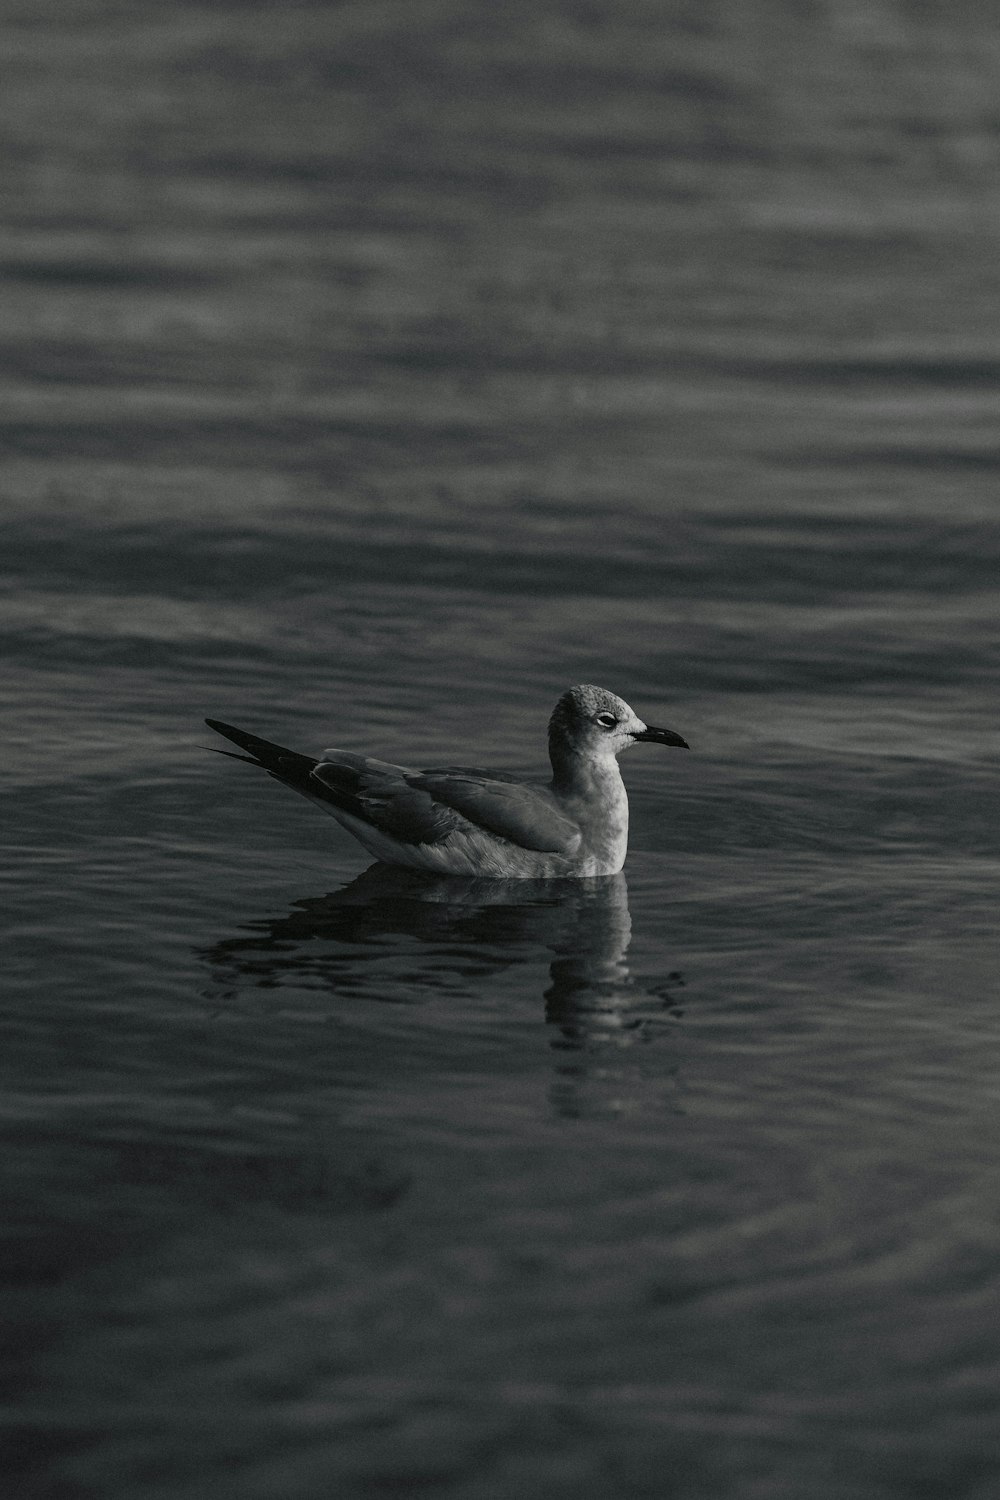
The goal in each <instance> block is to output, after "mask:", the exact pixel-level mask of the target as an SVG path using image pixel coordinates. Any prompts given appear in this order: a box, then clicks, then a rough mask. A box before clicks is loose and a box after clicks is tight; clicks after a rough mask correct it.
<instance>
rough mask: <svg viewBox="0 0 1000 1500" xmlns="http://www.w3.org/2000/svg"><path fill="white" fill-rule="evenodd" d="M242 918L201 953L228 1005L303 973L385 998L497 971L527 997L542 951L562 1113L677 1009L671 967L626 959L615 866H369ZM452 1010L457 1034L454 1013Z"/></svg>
mask: <svg viewBox="0 0 1000 1500" xmlns="http://www.w3.org/2000/svg"><path fill="white" fill-rule="evenodd" d="M248 925H249V931H248V932H246V933H244V934H241V935H240V936H237V937H233V938H227V939H224V940H223V941H221V942H219V943H217V944H216V945H215V946H214V947H212V948H211V949H209V950H208V951H207V952H206V953H205V954H204V955H203V956H204V957H205V958H206V959H207V960H208V962H209V963H210V965H211V967H212V970H213V973H214V977H215V981H216V986H217V988H216V993H217V995H219V996H220V997H222V998H223V999H224V1000H226V1001H227V1002H232V1001H234V1000H236V998H237V996H238V995H240V994H241V993H245V991H246V988H247V986H248V984H249V986H251V987H253V988H254V989H257V990H259V989H260V988H263V989H265V990H266V989H280V988H284V987H287V986H295V985H296V984H305V985H307V986H308V987H309V988H310V989H311V990H313V991H315V990H316V989H317V988H318V989H319V990H320V991H321V992H322V991H326V992H327V993H328V994H329V993H335V994H336V995H337V996H339V997H350V998H351V999H352V1000H354V1001H361V1000H367V1001H371V1002H376V1003H380V1004H382V1005H384V1004H386V1003H389V1004H396V1005H406V1004H414V1003H426V1002H427V1001H428V1000H431V999H435V998H436V999H446V998H447V997H448V996H449V995H455V993H456V990H457V991H458V992H459V994H460V996H462V997H463V998H464V997H467V996H468V995H469V991H470V989H472V990H474V992H475V996H474V998H475V999H476V1000H478V999H479V998H480V996H481V994H482V991H483V989H484V988H485V986H486V985H487V984H489V983H491V982H493V983H495V982H496V981H498V980H499V979H500V978H505V979H506V980H508V981H511V980H512V981H513V982H514V984H515V985H516V986H517V987H518V989H519V990H521V991H522V992H523V993H525V994H530V992H531V990H532V989H534V990H535V991H536V992H537V988H538V986H539V976H538V967H539V964H540V963H545V962H547V963H548V982H547V983H545V984H543V987H542V989H541V995H540V998H541V1001H542V1006H543V1014H544V1019H545V1022H546V1024H547V1025H548V1026H549V1027H550V1028H551V1032H550V1035H549V1045H550V1048H551V1054H552V1056H551V1061H552V1067H553V1072H554V1079H553V1088H552V1092H551V1102H552V1105H553V1107H554V1108H555V1110H556V1112H557V1113H558V1114H562V1115H575V1114H579V1113H586V1112H589V1110H588V1109H587V1107H586V1106H585V1105H584V1103H583V1101H582V1100H581V1097H580V1089H581V1086H582V1085H584V1084H586V1083H587V1082H588V1081H592V1075H593V1074H594V1073H595V1072H601V1073H602V1074H604V1075H605V1076H606V1071H607V1064H608V1061H609V1056H608V1055H609V1054H615V1053H617V1054H621V1053H622V1052H623V1051H624V1049H627V1048H630V1047H633V1046H634V1045H636V1044H638V1043H645V1042H649V1041H651V1040H654V1039H655V1038H656V1037H657V1036H659V1035H660V1034H662V1031H663V1029H664V1028H665V1027H671V1026H673V1024H674V1023H675V1022H676V1020H677V1019H678V1018H679V1017H680V1016H681V1014H682V1011H681V1009H680V1007H679V1006H678V1003H677V991H678V990H679V989H680V988H681V987H682V986H683V983H684V981H683V978H682V977H681V975H680V974H678V973H676V972H674V973H671V974H669V975H667V976H666V978H665V980H664V981H662V982H659V983H657V984H656V985H655V986H651V987H644V986H642V985H640V984H638V983H637V982H636V980H635V979H634V978H633V976H632V974H631V972H630V970H629V965H628V949H629V944H630V941H631V935H632V922H631V915H630V912H629V902H628V887H627V885H626V881H625V877H624V875H621V874H619V875H614V876H607V877H601V878H593V879H586V880H495V879H493V880H491V879H467V880H466V879H460V878H456V877H454V876H449V877H445V878H437V877H434V876H428V875H423V874H418V873H415V872H410V871H405V870H400V869H396V868H393V867H390V866H387V865H382V864H376V865H372V866H371V867H369V869H367V870H366V871H365V872H364V873H363V874H362V875H360V876H358V878H357V879H355V880H353V881H351V882H350V884H348V885H346V886H344V887H343V888H342V889H341V890H339V891H336V892H333V893H332V894H330V895H327V896H323V897H318V898H308V899H304V900H299V901H296V902H295V903H294V906H293V908H292V910H291V911H290V912H289V913H288V914H287V915H285V916H281V917H275V918H270V919H267V920H262V921H257V922H253V923H251V924H248ZM512 1008H514V1009H517V1010H518V1013H519V1015H520V1016H521V1017H523V1015H524V1012H523V1010H520V1009H519V1008H518V1007H516V1004H514V1003H513V1002H512V1006H509V1007H508V1008H507V1010H506V1013H504V1014H500V1015H498V1016H497V1017H496V1021H497V1026H498V1028H503V1027H504V1026H505V1025H507V1024H509V1021H510V1019H511V1016H510V1011H511V1009H512ZM534 1014H537V1013H534ZM449 1015H450V1017H451V1019H452V1020H453V1022H454V1031H455V1033H458V1032H460V1029H461V1025H462V1021H461V1020H460V1019H459V1018H458V1017H456V1016H454V1013H452V1012H449ZM533 1019H534V1017H532V1022H531V1023H530V1025H529V1033H530V1036H529V1040H530V1045H531V1047H532V1050H534V1036H533ZM458 1044H459V1043H456V1045H458ZM452 1061H453V1059H452Z"/></svg>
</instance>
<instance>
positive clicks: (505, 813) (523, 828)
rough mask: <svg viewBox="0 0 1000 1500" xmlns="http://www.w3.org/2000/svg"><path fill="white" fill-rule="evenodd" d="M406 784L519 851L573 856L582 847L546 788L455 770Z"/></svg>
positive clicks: (573, 826)
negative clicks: (514, 846)
mask: <svg viewBox="0 0 1000 1500" xmlns="http://www.w3.org/2000/svg"><path fill="white" fill-rule="evenodd" d="M409 780H410V785H411V786H413V787H415V788H419V790H420V791H423V792H427V793H429V794H430V796H431V797H432V798H433V799H434V802H435V804H436V805H437V806H440V807H444V808H453V809H454V811H455V812H458V813H461V815H462V817H463V818H467V819H468V821H469V822H470V823H474V824H475V825H476V826H477V827H479V828H485V829H487V830H488V831H489V832H490V833H494V834H497V835H498V837H500V838H502V839H508V840H509V841H510V842H511V843H512V844H517V845H519V846H520V847H521V848H522V849H537V850H539V851H540V852H542V853H551V854H572V853H573V851H574V850H575V849H576V848H577V847H578V845H579V843H580V830H579V828H578V827H577V825H576V824H575V823H574V822H573V821H572V819H571V818H567V817H566V816H565V814H564V813H562V812H560V811H559V809H558V807H557V806H556V804H555V801H554V799H553V797H552V793H551V792H550V791H549V790H548V788H547V787H542V786H530V785H529V784H527V783H526V782H523V781H517V780H515V779H514V778H513V777H506V776H497V775H496V774H495V773H494V772H489V771H487V772H483V771H478V770H475V771H469V770H462V769H458V768H455V769H447V770H442V771H437V770H435V771H422V772H419V773H417V774H416V775H414V776H411V777H410V778H409Z"/></svg>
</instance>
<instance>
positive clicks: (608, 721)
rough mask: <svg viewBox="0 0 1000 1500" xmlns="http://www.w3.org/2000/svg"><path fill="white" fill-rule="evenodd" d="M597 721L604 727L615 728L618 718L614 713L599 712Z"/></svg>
mask: <svg viewBox="0 0 1000 1500" xmlns="http://www.w3.org/2000/svg"><path fill="white" fill-rule="evenodd" d="M595 722H596V723H598V724H600V726H601V728H602V729H614V727H615V725H616V724H617V723H618V720H617V719H616V718H615V716H614V714H598V715H597V719H596V721H595Z"/></svg>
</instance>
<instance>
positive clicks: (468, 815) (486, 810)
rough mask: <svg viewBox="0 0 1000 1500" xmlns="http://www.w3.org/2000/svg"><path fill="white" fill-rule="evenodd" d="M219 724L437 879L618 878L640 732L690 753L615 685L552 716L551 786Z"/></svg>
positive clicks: (280, 774) (286, 780) (373, 839)
mask: <svg viewBox="0 0 1000 1500" xmlns="http://www.w3.org/2000/svg"><path fill="white" fill-rule="evenodd" d="M205 723H206V724H207V725H208V726H209V728H210V729H214V730H216V731H217V733H219V734H221V735H224V736H225V738H226V739H228V740H231V741H232V742H233V744H235V745H238V746H239V747H240V749H241V750H245V751H246V752H247V754H246V755H234V754H233V752H232V751H231V750H220V751H219V752H218V753H219V754H220V755H229V756H231V757H232V758H233V759H234V760H245V761H248V762H249V763H250V764H251V765H254V766H260V767H261V768H262V769H263V770H265V771H267V772H268V774H269V775H271V776H273V777H274V778H275V779H276V780H277V781H280V782H282V783H283V784H284V785H285V786H288V787H291V788H292V790H293V791H296V792H301V794H302V795H303V796H304V797H308V798H309V799H310V800H311V801H313V802H316V803H317V804H318V805H319V806H320V807H321V808H322V809H323V811H324V812H327V813H329V814H330V815H331V816H332V817H334V818H336V820H337V822H338V823H340V825H341V826H342V827H343V828H346V829H347V831H348V833H351V834H353V835H354V837H355V838H356V839H357V840H358V842H359V843H360V844H363V845H364V847H365V848H366V849H367V850H368V852H369V853H370V854H374V855H375V857H376V859H379V860H382V861H383V862H384V863H386V864H390V865H403V866H406V867H408V868H409V869H416V870H426V871H430V872H431V873H433V874H437V875H462V876H470V875H473V876H488V877H493V878H497V879H505V880H510V879H525V880H550V879H560V878H569V879H587V878H589V877H591V876H596V875H617V873H618V871H619V870H620V869H621V868H622V866H623V865H624V863H625V853H626V850H627V848H628V797H627V795H626V792H625V785H624V783H623V781H622V778H621V772H620V771H619V769H618V759H617V757H618V756H619V755H620V754H621V752H622V751H623V750H627V749H628V747H629V746H630V745H633V744H635V742H636V741H637V740H642V741H645V742H649V743H652V744H657V745H677V746H680V747H681V748H682V749H684V750H686V749H688V745H687V741H686V740H683V739H681V737H680V735H679V734H676V733H675V732H674V731H673V730H672V729H655V728H653V727H652V726H651V725H649V724H644V723H643V721H642V720H641V719H640V718H639V717H638V715H637V714H636V713H635V712H634V710H633V709H631V708H629V706H628V704H627V703H626V702H625V701H624V699H622V698H619V697H618V696H617V695H616V694H615V693H611V692H609V691H608V690H607V688H600V687H594V686H593V684H591V683H583V684H581V685H580V686H578V687H571V688H569V689H568V690H567V691H566V692H565V693H563V695H562V697H561V698H560V699H559V702H558V703H557V704H556V706H555V709H554V710H553V713H552V717H551V719H550V720H549V759H550V761H551V762H552V778H551V780H550V781H548V782H541V781H525V780H522V779H521V778H520V777H517V776H509V775H506V774H505V773H504V772H502V771H486V770H483V769H482V768H480V767H478V766H439V767H436V768H432V769H430V770H424V771H416V770H412V769H411V768H410V767H408V766H396V765H392V764H390V763H389V762H388V761H384V760H375V759H374V758H373V757H372V756H369V755H357V754H354V753H353V752H352V751H350V750H324V751H323V754H322V756H321V757H320V758H319V759H318V760H314V759H313V758H312V757H311V756H309V755H300V754H298V752H297V751H295V750H285V749H284V748H283V747H282V746H281V745H275V744H272V742H271V741H270V740H264V739H260V738H259V737H258V736H257V735H255V734H248V733H247V732H246V730H243V729H235V728H234V727H233V726H232V725H231V724H223V723H222V722H221V721H220V720H218V719H206V720H205Z"/></svg>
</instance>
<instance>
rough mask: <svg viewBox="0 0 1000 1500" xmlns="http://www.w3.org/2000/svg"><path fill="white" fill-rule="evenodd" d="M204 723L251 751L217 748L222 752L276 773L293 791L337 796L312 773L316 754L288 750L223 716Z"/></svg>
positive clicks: (324, 797)
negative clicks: (330, 792) (238, 727)
mask: <svg viewBox="0 0 1000 1500" xmlns="http://www.w3.org/2000/svg"><path fill="white" fill-rule="evenodd" d="M205 723H206V724H207V725H208V727H209V729H214V730H215V732H216V734H221V735H224V736H225V738H226V739H227V740H232V742H233V744H234V745H239V747H240V749H241V750H247V751H249V754H248V755H233V753H232V751H231V750H220V751H218V752H217V753H218V754H219V755H229V756H232V759H233V760H245V761H247V763H248V764H249V765H252V766H260V768H261V770H263V771H266V772H267V773H268V775H269V776H273V777H274V778H275V780H276V781H280V782H283V783H284V785H285V786H288V787H291V788H292V790H293V791H296V792H302V793H303V795H304V796H306V797H312V798H313V800H314V801H316V802H333V801H335V800H336V799H335V798H333V797H331V796H330V794H329V792H328V791H327V789H326V788H325V787H324V785H323V783H322V782H321V781H317V780H316V778H315V777H314V776H313V774H312V772H313V767H314V766H316V765H318V764H319V762H318V761H317V760H315V759H314V757H313V756H311V755H300V754H299V752H298V751H297V750H286V749H285V747H284V745H276V744H274V742H273V741H272V740H264V739H261V737H260V736H259V735H256V734H249V733H248V732H247V731H246V730H245V729H237V728H235V726H234V725H232V724H223V723H222V721H221V719H206V720H205Z"/></svg>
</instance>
